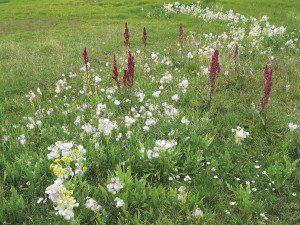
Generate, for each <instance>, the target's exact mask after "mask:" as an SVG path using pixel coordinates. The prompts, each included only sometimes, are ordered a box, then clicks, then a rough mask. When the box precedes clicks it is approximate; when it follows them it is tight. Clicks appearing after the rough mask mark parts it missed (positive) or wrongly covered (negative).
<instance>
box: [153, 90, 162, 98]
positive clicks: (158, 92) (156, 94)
mask: <svg viewBox="0 0 300 225" xmlns="http://www.w3.org/2000/svg"><path fill="white" fill-rule="evenodd" d="M160 94H161V91H155V92H153V94H152V96H153V97H155V98H158V97H159V95H160Z"/></svg>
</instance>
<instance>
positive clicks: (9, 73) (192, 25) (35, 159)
mask: <svg viewBox="0 0 300 225" xmlns="http://www.w3.org/2000/svg"><path fill="white" fill-rule="evenodd" d="M164 2H165V1H160V0H159V1H151V0H144V1H127V0H126V1H121V0H120V1H111V0H106V1H100V0H99V1H97V0H95V1H94V0H86V1H80V0H53V1H51V3H49V1H46V0H39V1H37V0H28V1H22V0H11V1H9V0H4V1H3V0H2V1H1V0H0V62H1V63H0V125H1V126H3V128H9V127H11V125H12V124H18V123H19V120H20V119H21V118H22V117H23V116H28V114H30V113H31V110H32V109H31V106H30V105H28V104H27V103H24V98H23V97H24V95H25V94H26V93H27V92H28V91H29V90H31V89H32V90H35V89H36V88H37V87H40V88H41V89H42V91H43V99H44V100H46V99H47V98H49V97H50V96H51V95H52V92H51V90H50V89H53V86H54V84H55V82H56V81H57V79H58V78H59V77H60V75H61V74H62V73H65V74H67V73H68V72H69V71H78V68H80V67H81V66H82V62H83V60H82V49H83V48H84V47H87V48H88V51H89V58H90V62H91V65H92V66H93V67H95V68H96V69H97V68H104V72H103V74H100V76H101V77H102V79H103V80H105V81H104V82H105V83H106V84H107V85H108V84H113V81H112V80H111V68H110V67H109V68H106V66H105V64H106V63H107V62H111V61H112V54H113V53H117V54H118V55H122V54H124V46H123V28H124V23H125V22H128V23H129V26H130V32H131V44H132V46H131V47H132V49H133V50H136V49H142V48H141V43H140V42H141V31H142V28H143V27H144V26H147V28H148V32H149V45H148V49H149V50H151V51H159V52H163V51H164V49H166V52H170V53H171V56H172V57H173V58H176V57H177V53H176V51H177V50H176V49H177V42H178V38H177V37H178V33H177V31H178V25H179V24H180V23H183V24H184V26H185V29H186V31H189V30H192V31H195V32H196V33H198V34H202V33H210V32H214V33H217V34H220V33H221V32H223V30H224V23H222V22H213V23H210V24H208V23H206V22H203V21H200V20H198V19H195V18H193V17H190V16H183V15H170V16H167V17H165V16H160V14H161V7H162V4H163V3H164ZM181 2H182V3H192V2H194V1H181ZM203 4H204V5H207V6H210V7H216V8H217V9H220V10H229V9H233V10H234V11H236V12H240V13H242V14H245V15H247V16H255V17H261V16H262V15H268V16H269V17H270V22H272V23H275V24H276V25H283V26H288V32H289V33H291V32H292V31H293V30H294V29H299V25H298V24H299V23H300V17H299V14H298V12H299V11H300V3H299V2H298V1H296V0H291V1H288V2H284V1H280V0H272V1H271V0H263V1H258V0H251V1H234V0H215V1H204V2H203ZM149 12H151V13H152V16H151V17H150V18H149V17H147V14H148V13H149ZM282 43H283V42H282ZM282 43H281V44H282ZM269 45H271V46H272V47H273V46H274V51H273V54H274V56H275V62H274V64H273V70H274V81H273V84H274V86H273V92H272V95H271V99H272V101H271V102H270V104H269V106H268V110H267V112H266V113H267V125H268V127H267V131H265V130H264V126H263V125H262V124H261V121H260V118H259V117H258V116H257V115H254V114H253V113H252V112H251V110H250V106H251V102H252V101H253V102H255V103H259V101H260V98H261V95H262V93H263V90H262V87H263V78H262V73H263V72H262V68H263V66H264V63H265V61H266V59H265V58H264V57H263V56H259V55H255V56H254V57H253V58H252V63H253V68H254V75H255V76H245V77H242V79H241V77H239V76H236V74H233V72H232V71H231V72H232V76H231V75H229V76H227V77H226V76H223V75H222V76H221V77H220V82H219V87H218V90H217V94H216V98H215V102H214V104H213V106H212V108H211V110H210V111H208V110H206V109H205V107H204V106H205V102H206V101H207V98H206V97H207V96H206V95H205V93H206V91H205V88H206V86H207V83H208V81H207V80H206V79H205V78H203V77H202V78H200V79H198V78H195V77H194V75H193V74H192V72H191V71H193V70H197V69H198V67H199V65H198V64H197V60H195V61H193V63H189V62H186V63H187V66H184V67H183V69H182V74H177V78H176V79H178V80H180V79H181V77H180V76H182V77H186V78H188V79H189V80H190V83H191V84H190V87H189V92H190V93H193V94H190V95H189V97H188V98H185V99H182V102H180V103H179V108H180V109H181V110H182V111H183V112H184V113H186V115H188V117H189V119H190V120H191V121H194V122H192V125H191V127H190V128H189V130H185V131H184V133H183V134H182V135H184V136H190V138H191V140H192V141H191V142H190V143H189V144H184V143H185V142H183V144H182V145H180V147H179V150H178V151H179V152H180V151H183V150H182V149H185V148H187V150H186V151H187V152H188V153H186V155H184V157H186V158H185V159H184V160H183V162H184V164H183V165H181V166H183V167H185V169H184V172H185V173H190V174H191V176H192V177H193V179H194V180H193V185H192V188H191V193H193V194H191V196H193V198H194V199H192V200H190V201H191V202H194V201H195V202H196V200H195V199H199V198H200V197H199V196H203V201H201V202H197V203H201V207H202V208H203V209H204V210H203V211H204V214H205V217H204V221H203V223H207V224H263V223H265V222H264V221H263V219H262V218H260V217H259V216H258V215H257V213H258V212H261V211H264V212H266V214H267V215H268V217H269V218H270V221H271V223H273V224H297V223H299V222H300V221H299V215H298V212H299V210H300V206H299V195H300V194H299V181H300V180H299V166H298V165H296V164H297V160H298V159H299V154H300V152H299V151H300V143H299V141H300V139H299V131H298V132H296V133H290V132H288V131H287V124H288V123H289V122H294V123H297V124H300V119H299V118H300V114H299V111H300V82H299V81H300V73H299V71H300V69H299V53H297V52H293V51H287V52H282V51H279V50H276V45H277V43H269ZM278 45H279V44H278ZM229 57H230V53H228V52H224V54H223V56H222V53H221V64H222V62H223V65H224V66H225V65H226V62H227V61H226V60H228V58H229ZM138 60H140V61H139V62H141V61H142V59H141V58H140V59H138ZM242 62H243V63H244V64H243V65H245V67H247V61H246V59H245V60H244V61H243V60H242ZM202 63H203V62H202ZM206 63H207V64H209V62H208V61H207V62H206ZM138 71H139V72H138V74H141V76H140V77H137V86H138V87H139V88H141V89H144V90H146V92H147V91H148V92H149V94H150V95H151V93H150V92H151V91H152V90H153V88H150V87H149V86H148V85H147V83H145V82H142V81H143V78H142V74H143V72H142V70H141V68H138ZM157 71H158V73H163V72H165V71H163V69H162V68H159V69H158V70H157ZM78 82H79V81H78ZM76 84H77V85H78V83H75V84H74V85H75V86H76ZM287 84H291V85H292V86H291V91H290V92H288V93H287V92H286V90H285V86H286V85H287ZM171 90H172V91H175V90H174V89H171ZM82 101H84V99H83V100H82ZM93 101H96V99H93V100H92V102H93ZM57 104H58V105H59V104H60V105H62V104H63V103H62V102H58V103H57ZM116 110H117V109H116ZM123 110H124V109H123ZM120 113H123V111H122V112H120ZM206 116H207V117H208V118H209V119H210V120H209V122H202V121H201V119H200V118H204V117H206ZM72 119H73V118H72ZM66 122H69V123H71V120H65V119H64V118H63V117H59V118H58V120H57V121H52V120H51V119H50V120H49V121H47V123H46V124H47V125H46V127H48V129H49V133H47V135H45V136H43V135H41V136H40V134H37V140H35V141H36V145H33V146H31V147H26V148H25V149H24V148H23V147H21V146H19V145H17V144H15V143H11V144H10V145H8V144H4V143H3V142H1V143H0V148H1V152H0V154H1V159H0V179H1V180H0V205H1V206H3V207H2V209H1V210H2V211H0V212H1V213H3V212H4V215H2V220H3V221H1V220H0V222H4V221H7V222H8V223H12V224H19V223H22V222H23V223H24V224H49V223H50V222H52V223H61V224H63V223H64V221H63V220H60V219H59V218H58V217H57V216H55V215H53V213H51V211H53V208H52V206H51V204H50V203H49V202H48V203H46V204H43V205H37V204H36V201H37V198H38V197H40V196H43V192H44V190H45V188H46V186H48V185H49V184H51V179H49V177H51V174H50V172H49V169H48V161H47V160H46V154H47V153H48V152H47V150H46V148H47V147H48V146H50V145H51V144H53V143H54V142H55V141H58V140H60V136H61V134H60V133H59V132H58V131H56V128H55V125H58V126H61V125H63V124H62V123H66ZM199 124H200V125H199ZM237 125H241V126H243V127H245V128H247V129H248V130H249V131H250V133H251V136H250V140H249V141H247V142H246V144H245V145H243V147H240V146H237V145H236V144H235V143H234V142H233V141H232V133H231V129H232V128H236V126H237ZM52 126H53V127H52ZM167 126H168V125H167V124H164V123H163V124H162V125H161V127H159V128H157V130H155V131H154V133H155V132H156V133H166V132H167V129H166V127H167ZM176 126H177V125H176ZM178 126H180V125H178ZM9 131H10V132H12V134H14V133H15V134H17V131H14V129H9ZM0 132H1V131H0ZM3 133H4V132H3ZM0 134H1V133H0ZM139 135H140V134H139ZM151 135H152V134H151ZM151 135H150V136H147V135H145V136H143V135H142V134H141V139H142V140H143V141H145V140H147V139H149V140H152V139H153V138H154V136H155V134H153V136H151ZM212 137H214V138H213V142H212V144H211V145H209V146H208V147H207V148H206V147H205V146H206V143H207V142H209V141H208V139H209V138H212ZM65 138H66V137H65ZM70 138H71V137H70ZM77 138H79V137H77ZM179 140H181V139H180V137H179ZM145 142H146V141H145ZM149 142H150V141H149ZM138 143H139V140H134V144H136V145H138ZM129 146H130V147H132V148H133V146H134V145H129ZM87 147H90V148H91V147H92V146H87ZM105 148H107V149H112V152H109V151H107V150H105ZM120 149H122V151H123V150H124V146H123V147H122V146H119V145H118V144H117V143H114V144H107V143H106V144H105V143H104V144H103V151H104V152H105V154H107V155H105V154H104V155H98V154H97V153H95V152H92V153H89V154H90V155H89V162H90V163H91V166H90V170H89V171H88V175H90V176H87V177H88V182H90V183H93V182H94V183H95V184H96V183H102V182H103V183H105V182H106V181H107V180H108V177H110V176H111V173H112V172H113V171H114V170H115V169H116V167H117V165H118V163H120V162H121V160H125V159H126V157H130V155H131V154H133V155H134V154H135V153H134V150H135V149H130V150H129V151H128V152H127V151H126V153H123V152H122V154H120V155H121V156H119V155H118V151H119V150H120ZM180 149H181V150H180ZM191 149H192V150H191ZM116 152H117V153H116ZM198 152H200V154H198ZM199 155H201V157H200V156H199ZM109 157H111V158H109ZM91 159H97V160H98V163H99V162H101V163H102V162H103V164H97V163H93V161H92V160H91ZM187 159H188V160H187ZM176 160H178V159H177V158H176V157H174V162H176ZM180 160H181V159H180ZM255 160H259V162H260V163H261V164H262V165H263V168H264V169H265V170H267V171H268V172H269V171H270V174H271V175H270V176H272V177H270V180H264V178H257V177H256V176H257V173H258V172H257V170H256V169H254V165H255V163H254V161H255ZM28 161H30V164H28ZM206 161H209V162H212V164H213V166H214V167H216V168H217V173H218V176H219V177H220V180H218V181H215V180H214V179H213V178H212V177H213V175H214V173H213V172H211V171H210V169H211V167H209V166H207V167H205V166H204V167H205V169H202V166H200V164H201V165H202V163H204V165H206V164H205V163H206ZM180 162H181V161H180ZM105 163H107V164H105ZM197 164H199V165H198V166H197ZM166 165H168V166H169V167H170V168H164V169H166V170H171V169H172V168H171V167H172V165H173V164H172V159H170V162H168V163H166ZM131 166H132V170H133V173H135V172H136V171H143V169H144V170H146V169H147V168H142V167H143V165H138V164H137V165H135V164H133V165H131ZM162 167H163V166H162ZM104 170H105V171H104ZM32 171H34V172H32ZM95 171H101V172H99V173H97V172H95ZM141 173H142V172H141ZM120 176H123V177H124V179H125V180H126V179H128V180H130V179H132V178H131V177H130V176H129V175H128V174H121V175H120ZM141 177H142V174H139V173H136V179H139V178H141ZM162 177H163V175H162ZM236 177H239V178H241V180H242V181H243V182H245V181H248V180H251V179H257V182H258V183H260V185H261V186H260V187H263V186H267V185H268V183H269V182H271V181H272V180H275V183H276V185H277V186H276V191H273V192H272V191H270V192H266V193H263V192H259V193H257V194H256V195H250V194H248V192H247V190H246V189H244V188H239V186H238V185H235V184H236V183H235V178H236ZM153 179H154V180H155V178H153ZM164 179H165V178H162V180H158V181H157V183H155V182H153V186H155V187H156V185H157V186H158V187H157V190H156V189H151V188H152V187H149V190H148V189H147V191H148V194H149V196H151V197H150V199H152V200H149V199H148V200H147V201H150V202H147V201H146V200H143V201H145V202H144V204H149V205H151V206H153V208H151V210H154V209H155V207H158V208H159V209H160V210H161V212H160V213H157V212H154V213H153V212H152V211H151V213H152V214H151V213H149V214H151V215H149V217H148V216H145V218H144V217H141V216H140V215H139V214H134V215H133V214H131V215H127V214H126V213H124V215H126V216H124V217H123V216H122V215H121V216H120V218H118V219H120V220H119V223H122V224H125V223H128V224H143V223H144V224H147V223H155V222H157V223H158V224H172V223H177V224H182V223H185V222H184V221H185V220H184V216H185V215H184V213H182V211H184V210H185V209H183V208H184V207H183V208H180V210H182V211H180V213H177V212H178V210H179V209H178V208H176V207H173V206H174V205H173V204H172V203H174V199H176V189H172V191H171V192H170V193H169V192H168V190H169V189H168V188H171V187H169V185H168V184H166V183H167V182H166V180H164ZM27 181H30V182H31V185H30V186H28V185H26V182H27ZM130 182H131V181H130ZM130 182H129V181H128V183H130ZM142 182H143V179H141V180H139V181H134V182H132V183H130V185H132V187H135V188H136V189H137V193H142V189H143V184H142ZM147 182H148V181H147ZM150 183H151V182H150ZM227 183H228V184H227ZM105 184H106V183H105ZM105 184H103V186H105ZM158 184H160V185H158ZM229 184H231V185H232V186H233V187H230V185H229ZM85 185H86V184H85V183H83V184H81V186H80V188H81V189H82V190H84V189H85V187H86V186H85ZM93 188H94V189H95V190H93V191H94V193H95V195H96V196H98V197H99V196H101V193H100V191H99V190H98V189H97V190H96V188H95V187H93ZM89 191H91V190H89ZM83 192H85V191H83ZM292 193H297V196H296V197H295V196H292ZM77 194H78V193H77ZM78 195H79V194H78ZM158 196H159V197H158ZM174 196H175V197H174ZM249 196H250V197H249ZM248 197H249V198H250V200H249V199H248ZM160 198H161V200H162V202H160V201H158V199H160ZM200 199H201V198H200ZM236 199H238V200H237V201H238V202H239V204H240V202H243V201H244V205H243V204H241V208H237V209H234V210H233V213H232V216H231V217H226V215H224V210H225V209H227V208H229V206H228V203H229V202H230V201H234V200H236ZM245 199H246V200H245ZM247 199H248V200H249V202H247V201H248V200H247ZM81 200H82V201H83V199H81ZM141 201H142V200H141ZM151 201H152V202H151ZM191 202H189V204H192V203H191ZM174 204H175V203H174ZM157 205H159V206H157ZM252 206H253V207H252ZM138 207H139V206H138ZM169 207H170V208H169ZM243 207H244V208H243ZM187 208H188V206H187ZM130 210H132V211H130ZM144 210H146V213H145V212H144ZM147 210H149V208H143V207H141V211H140V212H141V213H142V215H147ZM191 210H192V209H191ZM154 211H155V210H154ZM249 211H250V212H249ZM129 212H135V208H134V207H133V206H132V209H129ZM1 213H0V215H1ZM143 213H145V214H143ZM86 215H90V214H86V212H83V214H81V215H80V220H81V222H82V223H83V222H85V223H88V221H89V218H84V216H86ZM112 215H115V216H117V215H120V214H118V213H117V212H114V213H113V214H112ZM104 217H105V218H106V221H110V222H115V223H116V222H117V219H116V218H111V217H109V216H108V215H104ZM225 217H226V218H225ZM0 218H1V217H0ZM45 218H46V219H45ZM91 219H93V218H91ZM155 219H156V221H155ZM21 221H22V222H21ZM99 221H100V220H99ZM101 221H102V220H101ZM103 221H105V220H103ZM103 221H102V222H103ZM77 222H78V221H77ZM78 223H79V222H78ZM195 223H196V222H195Z"/></svg>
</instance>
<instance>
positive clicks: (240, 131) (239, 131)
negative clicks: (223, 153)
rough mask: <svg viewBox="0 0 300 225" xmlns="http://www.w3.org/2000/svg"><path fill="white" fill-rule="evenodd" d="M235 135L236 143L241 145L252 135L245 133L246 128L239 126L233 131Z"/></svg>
mask: <svg viewBox="0 0 300 225" xmlns="http://www.w3.org/2000/svg"><path fill="white" fill-rule="evenodd" d="M231 131H232V132H233V133H234V138H235V143H237V144H241V143H242V141H243V140H244V139H245V138H247V137H248V136H249V135H250V133H249V132H246V131H244V128H242V127H240V126H238V127H237V128H236V129H232V130H231Z"/></svg>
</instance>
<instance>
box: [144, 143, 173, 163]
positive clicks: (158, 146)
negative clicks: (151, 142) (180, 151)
mask: <svg viewBox="0 0 300 225" xmlns="http://www.w3.org/2000/svg"><path fill="white" fill-rule="evenodd" d="M176 145H177V142H176V141H175V140H170V141H168V140H156V141H155V147H154V148H153V149H150V150H147V152H146V153H147V157H148V158H149V159H153V158H158V157H159V156H160V153H161V152H167V151H170V150H171V149H172V148H173V147H175V146H176ZM141 153H142V154H145V149H144V148H142V149H141Z"/></svg>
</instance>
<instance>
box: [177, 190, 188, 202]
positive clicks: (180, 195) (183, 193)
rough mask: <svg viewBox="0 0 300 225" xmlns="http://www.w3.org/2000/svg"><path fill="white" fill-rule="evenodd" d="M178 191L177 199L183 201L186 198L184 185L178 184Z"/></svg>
mask: <svg viewBox="0 0 300 225" xmlns="http://www.w3.org/2000/svg"><path fill="white" fill-rule="evenodd" d="M178 192H179V193H178V195H177V198H178V200H179V201H181V202H183V203H184V202H185V200H186V195H187V193H186V187H184V186H180V187H179V188H178Z"/></svg>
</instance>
